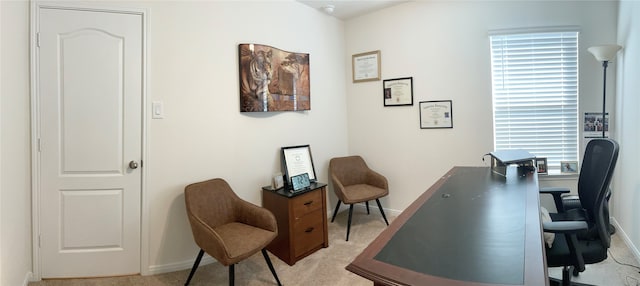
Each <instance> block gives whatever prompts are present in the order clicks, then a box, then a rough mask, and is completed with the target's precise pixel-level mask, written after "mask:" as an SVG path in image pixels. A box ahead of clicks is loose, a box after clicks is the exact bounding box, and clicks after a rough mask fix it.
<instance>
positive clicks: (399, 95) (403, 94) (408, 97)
mask: <svg viewBox="0 0 640 286" xmlns="http://www.w3.org/2000/svg"><path fill="white" fill-rule="evenodd" d="M382 93H383V97H384V106H400V105H413V77H405V78H396V79H385V80H384V81H383V84H382Z"/></svg>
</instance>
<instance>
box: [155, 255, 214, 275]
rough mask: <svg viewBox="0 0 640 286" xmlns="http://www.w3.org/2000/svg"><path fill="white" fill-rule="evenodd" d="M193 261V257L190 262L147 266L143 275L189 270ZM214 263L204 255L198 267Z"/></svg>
mask: <svg viewBox="0 0 640 286" xmlns="http://www.w3.org/2000/svg"><path fill="white" fill-rule="evenodd" d="M194 261H195V257H194V258H193V259H191V260H184V261H180V262H174V263H169V264H162V265H151V266H149V269H148V271H147V272H146V273H145V276H146V275H156V274H162V273H167V272H174V271H181V270H185V269H191V267H193V262H194ZM214 262H217V261H216V260H215V259H213V258H212V257H211V256H209V255H205V256H203V257H202V260H201V261H200V266H204V265H207V264H211V263H214ZM185 279H186V277H185Z"/></svg>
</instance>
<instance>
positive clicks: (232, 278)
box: [229, 264, 236, 286]
mask: <svg viewBox="0 0 640 286" xmlns="http://www.w3.org/2000/svg"><path fill="white" fill-rule="evenodd" d="M235 284H236V271H235V264H230V265H229V286H233V285H235Z"/></svg>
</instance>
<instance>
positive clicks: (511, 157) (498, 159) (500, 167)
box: [485, 149, 536, 176]
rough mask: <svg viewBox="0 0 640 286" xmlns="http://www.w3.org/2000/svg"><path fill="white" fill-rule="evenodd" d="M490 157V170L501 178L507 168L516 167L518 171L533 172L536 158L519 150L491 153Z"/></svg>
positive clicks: (505, 173)
mask: <svg viewBox="0 0 640 286" xmlns="http://www.w3.org/2000/svg"><path fill="white" fill-rule="evenodd" d="M486 155H490V156H491V170H493V172H494V173H497V174H499V175H502V176H506V175H507V166H509V165H518V171H519V172H520V171H525V172H526V171H534V170H535V165H534V160H535V159H536V156H535V155H533V154H531V153H529V152H527V151H525V150H521V149H512V150H500V151H493V152H490V153H488V154H485V156H486Z"/></svg>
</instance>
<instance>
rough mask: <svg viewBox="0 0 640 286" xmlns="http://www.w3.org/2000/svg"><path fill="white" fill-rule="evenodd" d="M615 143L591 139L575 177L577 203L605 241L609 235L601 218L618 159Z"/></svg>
mask: <svg viewBox="0 0 640 286" xmlns="http://www.w3.org/2000/svg"><path fill="white" fill-rule="evenodd" d="M618 149H619V146H618V143H616V142H615V141H613V140H611V139H600V138H599V139H592V140H591V141H589V143H588V144H587V148H586V150H585V152H584V157H583V160H582V167H581V168H580V177H579V179H578V195H579V197H580V204H581V205H582V207H583V208H584V209H585V210H586V211H587V215H588V217H589V220H591V221H592V222H595V224H596V228H597V230H598V235H599V236H600V238H601V239H602V241H603V243H605V244H606V245H607V246H608V245H609V241H610V235H609V229H608V225H609V222H608V221H605V216H604V209H603V208H604V205H605V203H606V202H605V201H606V196H607V192H608V189H609V183H610V182H611V177H612V175H613V170H614V169H615V166H616V162H617V160H618Z"/></svg>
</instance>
